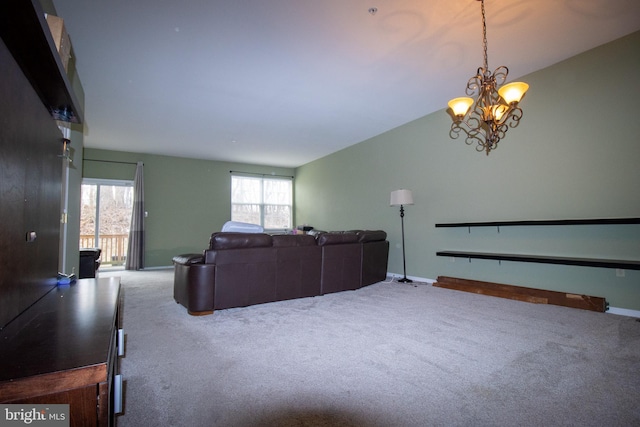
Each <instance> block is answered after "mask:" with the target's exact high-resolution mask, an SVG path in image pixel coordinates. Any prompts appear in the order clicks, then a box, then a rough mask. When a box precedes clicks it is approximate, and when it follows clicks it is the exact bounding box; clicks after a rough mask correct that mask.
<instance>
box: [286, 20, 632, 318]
mask: <svg viewBox="0 0 640 427" xmlns="http://www.w3.org/2000/svg"><path fill="white" fill-rule="evenodd" d="M469 72H470V74H471V73H472V72H473V70H469ZM638 75H640V32H639V33H635V34H632V35H630V36H627V37H625V38H622V39H620V40H617V41H615V42H613V43H610V44H607V45H604V46H601V47H599V48H596V49H593V50H591V51H589V52H586V53H584V54H581V55H578V56H576V57H573V58H570V59H568V60H566V61H563V62H561V63H558V64H555V65H553V66H551V67H548V68H546V69H544V70H541V71H538V72H535V73H532V74H530V75H527V76H524V77H522V80H524V81H526V82H528V83H529V84H530V89H529V93H528V94H527V95H526V97H525V99H524V100H523V102H522V108H523V110H524V118H523V120H522V122H521V124H520V126H518V127H517V128H515V129H512V130H510V131H509V132H508V134H507V136H506V138H505V139H504V140H503V141H502V142H501V143H500V146H499V148H498V149H497V150H496V151H494V152H492V153H491V154H490V155H489V156H486V155H485V154H483V153H478V152H476V151H475V147H473V146H467V145H465V143H464V141H463V140H461V139H459V140H451V139H450V138H449V136H448V134H449V128H450V125H451V120H450V118H449V116H448V115H447V114H446V112H445V110H441V111H438V112H436V113H434V114H431V115H428V116H426V117H423V118H420V119H418V120H415V121H413V122H411V123H408V124H406V125H403V126H400V127H398V128H396V129H393V130H391V131H389V132H386V133H384V134H382V135H379V136H376V137H374V138H372V139H370V140H367V141H364V142H362V143H360V144H357V145H355V146H352V147H349V148H347V149H345V150H342V151H340V152H337V153H334V154H332V155H329V156H327V157H325V158H322V159H320V160H317V161H314V162H311V163H309V164H306V165H304V166H302V167H300V168H298V169H297V171H296V180H295V191H296V195H297V196H296V218H297V223H298V224H301V223H307V224H311V225H313V226H314V227H316V228H319V229H325V230H333V229H350V228H370V229H376V228H380V229H384V230H386V231H387V233H388V234H389V240H390V242H391V253H390V258H389V263H390V264H389V271H391V272H394V273H399V274H401V273H402V251H401V236H400V218H399V212H398V209H397V208H395V207H389V194H390V192H391V191H392V190H395V189H398V188H409V189H411V190H412V191H413V195H414V199H415V205H413V206H408V207H407V208H406V216H405V227H406V253H407V274H408V275H409V276H415V277H422V278H430V279H435V278H437V277H438V276H439V275H446V276H454V277H463V278H472V279H478V280H487V281H494V282H500V283H510V284H514V285H521V286H529V287H535V288H541V289H553V290H560V291H567V292H575V293H584V294H589V295H595V296H602V297H605V298H607V300H608V301H609V303H610V304H611V306H613V307H618V308H626V309H632V310H640V272H639V271H630V270H626V271H625V272H624V273H625V276H624V277H618V276H617V275H616V271H615V270H610V269H601V268H592V267H571V266H554V265H544V264H524V263H512V262H503V263H502V264H499V263H498V262H497V261H483V260H473V261H472V262H471V263H469V262H468V261H467V260H461V259H456V260H455V261H452V260H450V259H449V258H443V257H437V256H436V255H435V253H436V251H438V250H445V249H448V250H469V251H497V252H506V253H532V254H549V255H558V256H580V257H582V256H583V257H596V258H600V257H601V258H613V259H616V258H619V259H635V260H640V226H637V225H630V226H617V227H614V226H573V227H527V228H525V227H510V228H506V227H503V228H501V229H500V231H499V232H497V230H496V229H481V228H476V229H472V230H471V232H470V233H469V231H468V230H467V229H445V228H438V229H436V228H435V223H439V222H463V221H493V220H523V219H565V218H598V217H639V216H640V191H639V188H640V120H638V117H639V115H638V113H639V112H640V107H639V106H638V102H637V100H638V99H640V80H639V79H638ZM465 83H466V82H460V89H461V90H462V89H463V88H464V84H465ZM454 95H457V94H456V93H452V96H454Z"/></svg>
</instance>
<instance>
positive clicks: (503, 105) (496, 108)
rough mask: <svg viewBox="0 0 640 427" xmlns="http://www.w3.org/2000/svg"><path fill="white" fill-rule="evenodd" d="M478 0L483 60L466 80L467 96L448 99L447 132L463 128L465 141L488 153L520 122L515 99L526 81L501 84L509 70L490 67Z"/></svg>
mask: <svg viewBox="0 0 640 427" xmlns="http://www.w3.org/2000/svg"><path fill="white" fill-rule="evenodd" d="M478 1H480V3H481V8H482V36H483V39H482V46H483V48H484V64H483V66H482V67H480V68H478V72H477V74H476V75H475V76H473V77H471V78H470V79H469V81H468V82H467V89H466V94H467V97H462V98H455V99H452V100H451V101H449V107H450V108H451V110H452V111H453V115H454V119H453V124H452V125H451V130H450V131H449V136H450V137H451V138H452V139H457V138H458V136H459V135H460V133H461V132H464V134H465V135H466V136H465V143H466V144H467V145H472V144H476V150H477V151H485V152H486V153H487V155H489V152H491V150H495V149H496V148H498V142H500V140H501V139H502V138H504V136H505V134H506V133H507V131H508V130H509V128H512V127H516V126H518V123H520V119H521V118H522V109H521V108H520V107H519V105H518V103H519V102H520V100H521V99H522V97H523V96H524V94H525V92H526V91H527V89H529V85H528V84H526V83H522V82H513V83H508V84H504V82H505V81H506V79H507V74H509V69H508V68H507V67H505V66H500V67H498V68H496V69H495V71H494V72H493V73H491V72H490V71H489V65H488V59H487V24H486V22H485V14H484V0H478ZM470 97H475V99H474V98H470Z"/></svg>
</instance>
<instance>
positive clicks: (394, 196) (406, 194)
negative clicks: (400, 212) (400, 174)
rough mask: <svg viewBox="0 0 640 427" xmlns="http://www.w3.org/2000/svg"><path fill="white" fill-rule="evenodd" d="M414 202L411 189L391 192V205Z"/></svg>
mask: <svg viewBox="0 0 640 427" xmlns="http://www.w3.org/2000/svg"><path fill="white" fill-rule="evenodd" d="M412 204H413V194H412V193H411V190H405V189H400V190H394V191H392V192H391V201H390V202H389V205H390V206H400V205H412Z"/></svg>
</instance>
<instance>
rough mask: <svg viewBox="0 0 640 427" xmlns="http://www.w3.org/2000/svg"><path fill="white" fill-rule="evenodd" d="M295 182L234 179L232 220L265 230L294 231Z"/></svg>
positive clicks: (236, 177)
mask: <svg viewBox="0 0 640 427" xmlns="http://www.w3.org/2000/svg"><path fill="white" fill-rule="evenodd" d="M292 205H293V181H292V180H291V178H269V177H255V176H243V175H232V176H231V220H232V221H239V222H247V223H250V224H258V225H261V226H262V227H264V228H265V230H284V229H287V228H292V223H293V219H292V213H291V212H292V210H293V209H292V207H293V206H292Z"/></svg>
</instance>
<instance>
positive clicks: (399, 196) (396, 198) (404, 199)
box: [389, 189, 413, 283]
mask: <svg viewBox="0 0 640 427" xmlns="http://www.w3.org/2000/svg"><path fill="white" fill-rule="evenodd" d="M412 204H413V194H411V190H404V189H400V190H394V191H392V192H391V201H390V202H389V205H391V206H400V222H401V223H402V267H403V268H404V277H403V278H402V279H399V280H398V282H401V283H411V282H413V280H411V279H407V262H406V259H405V256H404V205H412Z"/></svg>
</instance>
